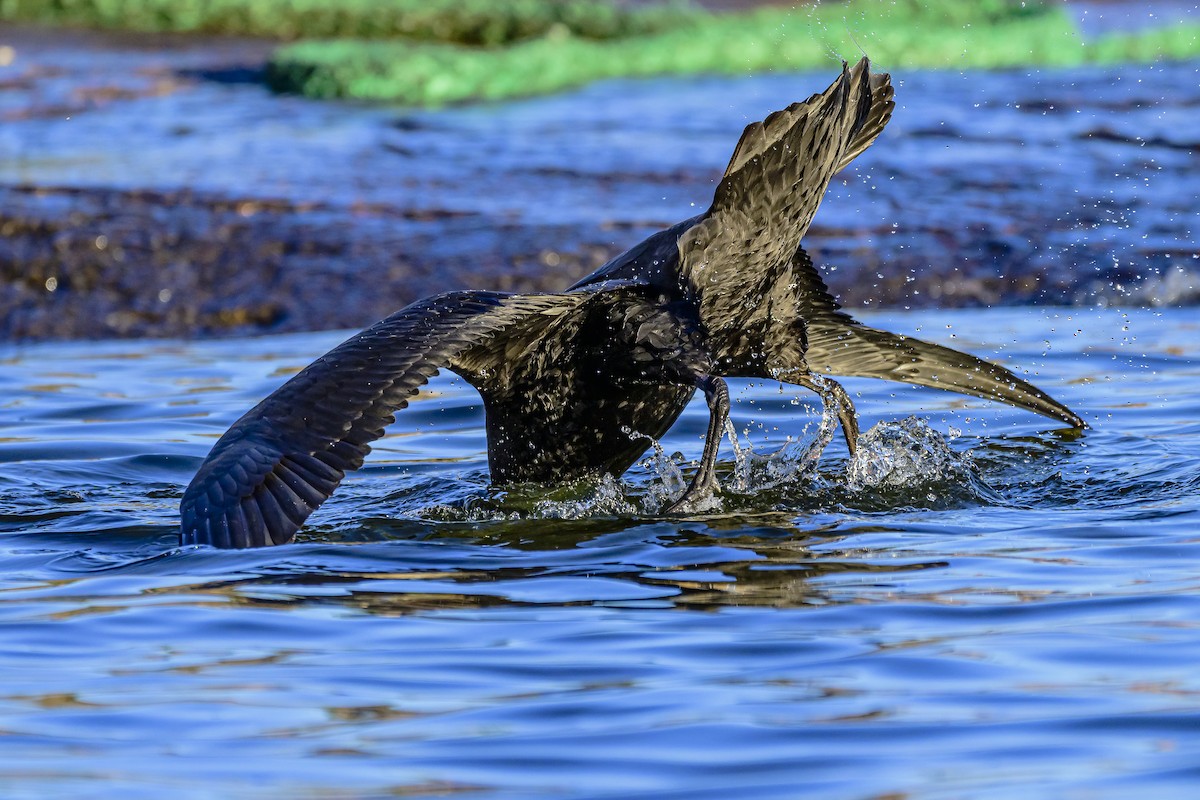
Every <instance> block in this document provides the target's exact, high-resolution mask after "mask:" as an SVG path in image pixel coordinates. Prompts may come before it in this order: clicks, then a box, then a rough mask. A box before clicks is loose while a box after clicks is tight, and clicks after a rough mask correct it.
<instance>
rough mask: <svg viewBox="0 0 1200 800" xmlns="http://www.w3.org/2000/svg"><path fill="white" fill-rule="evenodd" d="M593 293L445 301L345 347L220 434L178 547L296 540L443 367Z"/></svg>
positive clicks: (431, 301) (477, 295)
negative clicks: (398, 413) (399, 412)
mask: <svg viewBox="0 0 1200 800" xmlns="http://www.w3.org/2000/svg"><path fill="white" fill-rule="evenodd" d="M593 294H594V292H575V293H568V294H544V295H508V294H500V293H495V292H454V293H448V294H442V295H437V296H435V297H431V298H428V299H426V300H422V301H419V302H417V303H414V304H412V305H410V306H408V307H407V308H404V309H402V310H400V311H397V312H396V313H395V314H392V315H391V316H390V317H388V318H386V319H384V320H382V321H381V322H379V323H377V324H375V325H373V326H372V327H370V328H367V329H366V330H364V331H362V332H361V333H359V334H356V335H355V336H353V337H351V338H350V339H348V340H346V341H345V342H343V343H342V344H340V345H339V346H337V347H336V348H334V349H333V350H331V351H330V352H329V353H327V354H326V355H324V356H322V357H321V358H319V359H317V360H316V361H315V362H313V363H312V364H310V365H309V366H308V367H306V368H305V369H304V370H303V371H301V372H300V373H298V374H297V375H296V376H295V377H293V378H292V379H291V380H289V381H288V382H287V383H285V384H284V385H283V386H282V387H280V388H279V389H278V390H277V391H276V392H275V393H273V394H272V395H270V396H269V397H267V398H266V399H265V400H263V401H262V402H261V403H259V404H258V405H257V406H255V407H254V408H253V409H251V410H250V411H249V412H247V413H246V414H245V416H243V417H242V418H241V419H239V420H238V421H237V422H235V423H234V424H233V425H232V426H231V427H230V429H229V430H228V431H227V432H226V433H225V435H224V436H222V437H221V439H220V440H219V441H218V442H217V444H216V445H215V446H214V447H213V449H212V452H211V453H209V456H208V458H207V459H206V460H205V461H204V463H203V464H202V465H201V466H200V470H199V472H197V474H196V477H195V478H194V479H193V480H192V482H191V484H190V485H189V486H188V488H187V490H186V491H185V492H184V495H183V500H182V502H181V503H180V514H181V518H182V519H181V529H180V541H181V543H182V544H211V545H215V546H217V547H227V548H241V547H261V546H265V545H272V544H283V543H284V542H287V541H289V540H290V539H291V538H292V536H293V535H294V534H295V533H296V531H297V530H298V529H299V528H300V526H301V524H303V522H304V520H305V519H306V518H307V517H308V515H309V514H311V513H312V512H313V511H314V510H315V509H316V508H317V507H318V506H319V505H321V503H323V502H324V501H325V500H326V499H327V498H328V497H329V496H330V495H331V494H332V493H333V491H334V490H335V489H336V488H337V486H338V484H340V483H341V481H342V478H343V477H345V474H346V473H347V472H349V471H351V470H355V469H358V468H359V467H360V466H362V463H363V459H364V457H365V456H366V455H367V453H368V452H370V449H371V448H370V443H371V442H372V441H374V440H376V439H378V438H379V437H380V436H382V435H383V431H384V428H385V427H387V425H388V424H390V423H391V421H392V415H393V413H394V412H395V411H397V410H399V409H401V408H404V407H405V406H406V405H408V400H409V398H411V397H412V396H413V395H415V394H416V393H417V390H418V389H419V388H420V387H421V386H422V385H424V384H425V383H426V381H428V380H429V378H430V377H431V376H433V375H435V374H437V371H438V369H439V368H442V367H453V366H454V364H455V360H456V359H457V358H458V357H460V356H461V355H462V354H464V353H466V352H468V351H471V350H472V349H474V350H475V351H476V354H477V353H478V351H479V349H480V348H481V347H484V348H486V347H488V346H490V345H491V344H492V343H493V342H495V341H496V340H497V339H503V338H509V339H513V340H514V341H515V340H519V339H528V338H529V337H535V336H536V333H537V331H538V330H541V329H545V328H547V327H549V326H552V325H553V324H554V323H555V321H556V320H557V319H559V318H560V317H561V316H562V315H564V314H569V313H571V312H572V311H573V310H575V309H577V308H578V307H579V306H581V305H582V304H583V303H585V302H586V301H587V300H588V298H589V297H591V296H592V295H593ZM503 351H504V348H499V349H498V350H497V352H503Z"/></svg>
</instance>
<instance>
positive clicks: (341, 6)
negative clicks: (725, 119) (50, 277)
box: [0, 0, 1200, 106]
mask: <svg viewBox="0 0 1200 800" xmlns="http://www.w3.org/2000/svg"><path fill="white" fill-rule="evenodd" d="M0 19H4V20H10V21H26V22H37V23H50V24H62V25H75V26H88V27H99V28H119V29H127V30H139V31H178V32H198V33H210V34H214V33H215V34H240V35H255V36H268V37H272V38H277V39H283V40H299V41H292V42H291V43H289V44H284V45H282V46H281V47H280V48H279V49H278V50H277V51H276V52H275V54H274V56H273V57H272V59H271V61H270V64H269V65H268V69H267V71H266V80H267V83H268V84H269V85H270V86H271V88H272V89H274V90H275V91H279V92H288V93H297V94H302V95H305V96H308V97H314V98H347V99H357V100H367V101H377V102H390V103H399V104H405V105H416V106H438V105H445V104H450V103H458V102H465V101H471V100H499V99H504V98H509V97H517V96H529V95H536V94H545V93H548V92H554V91H560V90H563V89H567V88H571V87H575V86H580V85H583V84H586V83H589V82H592V81H595V80H600V79H605V78H620V77H645V76H655V75H686V74H701V73H712V74H726V75H730V74H732V75H737V74H750V73H760V72H767V71H789V70H792V71H794V70H804V69H815V68H822V67H827V66H828V65H829V64H830V63H836V62H837V61H838V60H840V59H849V60H853V59H855V58H857V57H858V56H859V55H860V54H862V53H866V54H867V55H869V56H870V57H871V58H872V59H873V60H874V61H875V62H876V63H877V64H879V65H880V66H881V67H882V68H884V69H903V68H926V69H969V68H983V69H997V68H1005V67H1017V66H1076V65H1081V64H1097V63H1099V64H1108V63H1122V62H1147V61H1156V60H1161V59H1185V58H1192V57H1197V56H1200V26H1195V25H1180V26H1174V27H1167V28H1157V29H1152V30H1147V31H1140V32H1136V33H1113V34H1108V35H1106V36H1101V37H1098V38H1094V39H1085V38H1084V37H1083V35H1082V34H1081V32H1080V30H1079V28H1078V26H1077V25H1076V23H1075V21H1074V19H1073V18H1072V17H1071V15H1070V13H1069V11H1068V10H1067V9H1066V8H1065V7H1064V6H1062V5H1061V4H1056V3H1050V2H1045V1H1044V0H1028V2H1019V1H1018V0H981V1H980V2H973V3H969V2H959V1H958V0H849V1H848V2H840V3H829V2H818V3H815V4H813V5H808V6H800V7H795V8H778V7H766V8H760V9H757V10H752V11H748V12H742V13H737V14H720V15H717V14H711V13H708V12H705V11H703V10H701V9H698V8H695V7H692V6H688V5H684V4H680V3H669V4H661V5H649V6H636V7H626V6H617V5H613V4H611V3H605V2H597V1H596V0H577V1H563V0H500V1H499V2H485V1H484V0H466V1H465V2H452V1H451V0H340V2H336V3H330V2H324V1H323V0H210V2H205V3H185V2H177V0H0Z"/></svg>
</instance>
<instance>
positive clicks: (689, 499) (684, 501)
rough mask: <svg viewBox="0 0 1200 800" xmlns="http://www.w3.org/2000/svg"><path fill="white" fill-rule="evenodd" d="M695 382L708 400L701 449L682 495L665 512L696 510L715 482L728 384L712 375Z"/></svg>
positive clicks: (704, 500) (726, 413) (726, 416)
mask: <svg viewBox="0 0 1200 800" xmlns="http://www.w3.org/2000/svg"><path fill="white" fill-rule="evenodd" d="M696 386H697V388H699V389H700V390H701V391H703V392H704V398H705V399H706V400H707V401H708V414H709V416H708V433H707V434H705V437H704V453H703V454H702V455H701V456H700V468H699V469H698V470H696V475H695V477H693V478H692V482H691V484H690V485H689V486H688V488H687V491H685V492H684V493H683V496H682V497H680V498H679V499H678V500H676V501H675V502H674V503H672V504H671V505H669V506H667V508H666V512H667V513H668V514H686V513H689V512H693V511H697V510H699V509H700V508H701V506H702V505H703V504H704V503H705V502H706V501H708V500H709V499H711V498H712V495H713V492H715V491H716V490H717V488H718V486H717V474H716V467H717V449H718V447H719V446H720V444H721V437H722V436H724V435H725V420H727V419H729V387H728V386H726V385H725V381H724V380H722V379H721V378H717V377H714V376H712V375H702V376H700V377H699V378H697V380H696Z"/></svg>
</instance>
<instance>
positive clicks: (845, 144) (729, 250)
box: [180, 58, 1085, 547]
mask: <svg viewBox="0 0 1200 800" xmlns="http://www.w3.org/2000/svg"><path fill="white" fill-rule="evenodd" d="M892 94H893V92H892V86H891V82H890V80H889V77H888V75H886V74H875V75H873V74H871V72H870V65H869V63H868V61H867V59H865V58H864V59H863V60H862V61H860V62H859V63H858V64H857V65H856V66H854V67H853V68H849V67H848V66H847V65H845V64H843V67H842V73H841V75H840V76H839V77H838V78H837V80H835V81H834V82H833V84H832V85H831V86H830V87H829V88H828V89H826V90H825V91H824V92H821V93H820V94H815V95H813V96H812V97H810V98H808V99H807V100H805V101H804V102H802V103H795V104H793V105H791V106H789V107H787V108H786V109H784V110H782V111H777V112H775V113H773V114H771V115H770V116H768V117H767V118H766V119H765V120H763V121H762V122H756V123H754V124H752V125H750V126H748V127H747V128H746V130H745V132H744V133H743V134H742V138H741V140H740V141H739V142H738V145H737V148H736V149H735V150H734V152H733V157H732V158H731V159H730V161H729V166H728V167H727V168H726V170H725V175H724V177H723V178H722V179H721V182H720V184H719V185H718V186H717V189H716V193H715V196H714V197H713V202H712V206H711V207H710V208H709V209H708V210H707V211H705V212H704V213H703V214H700V215H699V216H696V217H693V218H691V219H688V220H685V221H683V222H681V223H679V224H678V225H675V226H674V227H672V228H669V229H667V230H665V231H662V232H660V233H657V234H654V235H653V236H651V237H650V238H648V239H646V240H645V241H644V242H642V243H641V244H639V245H637V246H635V247H633V248H632V249H630V250H629V251H627V252H625V253H623V254H622V255H619V256H617V257H616V258H614V259H613V260H612V261H610V262H609V263H608V264H606V265H604V266H603V267H601V268H600V269H599V270H597V271H596V272H594V273H593V274H591V275H589V276H588V277H586V278H584V279H583V280H581V281H580V282H579V283H577V284H575V285H574V286H572V287H570V288H569V289H568V290H566V291H565V292H562V293H548V294H527V295H520V294H503V293H497V292H483V291H462V292H450V293H447V294H441V295H437V296H435V297H430V298H428V299H425V300H421V301H419V302H416V303H413V304H412V305H410V306H408V307H407V308H404V309H401V310H400V311H397V312H396V313H395V314H392V315H391V316H390V317H388V318H386V319H384V320H382V321H381V322H379V323H377V324H375V325H373V326H372V327H370V328H367V329H366V330H364V331H363V332H361V333H359V334H357V335H356V336H353V337H351V338H350V339H348V340H347V341H345V342H343V343H342V344H341V345H339V346H338V347H336V348H334V349H333V350H331V351H330V352H329V353H327V354H326V355H324V356H322V357H321V358H319V359H317V360H316V361H315V362H313V363H312V364H311V365H309V366H308V367H307V368H305V369H304V370H303V371H302V372H300V373H299V374H297V375H296V376H295V377H294V378H292V379H291V380H289V381H288V382H287V383H285V384H284V385H283V386H282V387H281V388H280V389H279V390H278V391H276V392H275V393H274V394H272V395H271V396H270V397H268V398H267V399H265V400H263V401H262V402H261V403H259V404H258V405H257V406H255V407H254V408H253V409H251V410H250V411H249V412H248V413H247V414H246V415H245V416H243V417H242V418H241V419H239V420H238V421H237V422H235V423H234V424H233V426H232V427H231V428H230V429H229V431H228V432H226V433H225V435H224V436H222V437H221V439H220V441H218V442H217V444H216V445H215V446H214V447H213V449H212V452H211V453H210V454H209V456H208V459H207V460H206V461H205V462H204V463H203V464H202V465H201V466H200V471H199V472H198V473H197V474H196V477H195V479H193V480H192V482H191V484H190V485H189V486H188V488H187V491H186V492H185V493H184V496H183V501H182V503H181V506H180V511H181V514H182V529H181V535H180V539H181V542H182V543H183V544H211V545H215V546H217V547H261V546H264V545H273V544H283V543H285V542H287V541H289V540H291V538H292V537H293V535H294V534H295V533H296V531H297V530H298V529H299V528H300V526H301V525H302V524H303V522H304V520H305V519H306V518H307V517H308V515H309V514H310V513H312V511H313V510H315V509H316V508H317V507H318V506H319V505H320V504H321V503H322V502H324V501H325V499H326V498H328V497H329V496H330V495H331V494H332V493H333V492H334V490H335V489H336V488H337V487H338V484H339V483H341V481H342V478H343V477H345V475H346V473H347V472H349V471H351V470H354V469H357V468H358V467H359V466H361V465H362V463H363V458H364V457H365V456H366V454H367V453H368V451H369V450H370V443H371V442H372V441H374V440H375V439H378V438H379V437H380V436H382V435H383V431H384V428H386V427H387V426H388V425H389V424H390V423H391V422H392V419H393V414H394V413H395V412H396V411H398V410H399V409H402V408H404V407H405V406H406V405H407V404H408V400H409V399H410V398H411V397H412V396H413V395H414V394H416V392H417V390H418V388H419V387H420V386H422V385H423V384H424V383H425V382H426V381H427V380H428V379H429V378H430V377H431V376H432V375H434V374H436V373H437V371H438V370H439V369H442V368H446V369H450V370H452V371H453V372H455V373H457V374H458V375H460V376H462V377H463V378H464V379H465V380H466V381H468V382H469V383H470V384H471V385H472V386H474V387H475V388H476V389H478V390H479V393H480V395H481V396H482V398H483V404H484V409H485V412H486V415H487V439H488V460H489V463H490V466H491V478H492V481H493V482H494V483H496V484H499V485H504V484H512V483H518V482H526V481H528V482H535V483H541V484H553V483H559V482H563V481H572V480H576V479H579V478H584V477H588V476H598V475H601V474H603V473H609V474H612V475H620V474H621V473H623V472H624V471H625V470H626V469H628V468H629V467H630V466H631V465H632V464H633V463H634V462H635V461H636V460H637V459H638V458H639V457H640V456H641V454H642V453H643V452H644V451H645V450H646V447H647V443H648V441H649V439H650V438H658V437H660V436H662V435H663V434H664V433H666V431H667V429H668V428H670V427H671V425H672V424H673V423H674V422H675V420H676V418H678V416H679V415H680V413H681V412H682V411H683V409H684V407H685V406H686V405H687V403H688V401H689V400H690V399H691V397H692V395H693V393H694V392H695V391H696V390H697V389H699V390H700V391H702V392H704V395H705V398H706V399H707V401H708V407H709V410H710V419H709V426H708V434H707V437H706V438H705V441H704V450H703V455H702V456H701V461H700V466H699V469H698V470H697V472H696V474H695V476H694V478H693V479H692V482H691V484H690V486H689V487H688V489H687V491H686V492H685V493H684V495H683V496H682V497H681V498H680V499H679V500H678V501H676V502H675V503H674V505H673V506H672V507H671V509H670V510H671V511H676V512H678V511H687V510H689V509H691V508H694V507H695V505H696V504H697V503H698V502H699V501H701V500H703V499H704V498H706V497H707V496H708V495H709V494H710V493H711V492H712V491H713V489H714V488H715V487H716V479H715V477H714V469H713V468H714V465H715V462H716V456H717V446H718V444H719V442H720V440H721V437H722V434H723V431H724V425H725V420H726V418H727V416H728V413H729V392H728V389H727V388H726V385H725V381H724V380H723V378H726V377H750V378H767V379H776V380H780V381H784V382H787V383H793V384H798V385H800V386H805V387H808V388H809V389H812V390H814V391H816V392H818V393H819V394H820V395H821V398H822V401H823V402H824V403H825V404H826V405H827V406H832V407H833V408H835V409H836V411H837V415H838V418H839V420H840V421H841V425H842V429H843V433H844V434H845V438H846V444H847V445H848V446H849V448H850V451H851V452H853V451H854V449H855V444H856V440H857V437H858V426H857V422H856V418H855V412H854V407H853V405H852V403H851V401H850V398H849V397H848V396H847V394H846V392H845V390H843V389H842V387H841V386H840V385H838V384H837V383H835V382H833V381H832V380H829V379H828V378H825V377H823V376H826V375H850V376H865V377H871V378H886V379H889V380H894V381H903V382H905V383H913V384H919V385H922V386H933V387H937V388H941V389H951V390H954V391H958V392H963V393H966V394H971V395H976V396H979V397H985V398H989V399H992V400H999V401H1001V402H1005V403H1010V404H1012V405H1014V406H1019V407H1021V408H1025V409H1028V410H1030V411H1034V412H1037V413H1039V414H1044V415H1045V416H1047V417H1051V418H1053V419H1056V420H1061V421H1062V422H1065V423H1067V424H1068V425H1071V426H1074V427H1085V425H1084V422H1083V420H1082V419H1080V418H1079V417H1078V416H1077V415H1075V414H1074V413H1073V412H1071V411H1070V410H1069V409H1068V408H1066V407H1065V406H1064V405H1062V404H1061V403H1059V402H1057V401H1055V400H1054V399H1052V398H1051V397H1049V396H1048V395H1046V394H1045V393H1044V392H1042V391H1041V390H1039V389H1037V388H1036V387H1034V386H1032V385H1030V384H1029V383H1027V382H1025V381H1023V380H1021V379H1020V378H1018V377H1017V376H1016V375H1014V374H1013V373H1012V372H1010V371H1009V370H1007V369H1005V368H1003V367H1000V366H997V365H995V364H990V363H988V362H986V361H982V360H980V359H978V358H975V357H974V356H970V355H967V354H966V353H960V352H957V351H955V350H951V349H949V348H946V347H941V346H939V345H935V344H929V343H928V342H922V341H920V340H918V339H912V338H908V337H902V336H896V335H894V334H891V333H887V332H886V331H880V330H876V329H874V328H870V327H867V326H865V325H862V324H861V323H859V322H856V321H855V320H854V319H852V318H851V317H850V316H849V315H848V314H846V313H845V312H844V311H842V310H841V308H840V307H839V306H838V304H837V302H836V301H835V300H834V299H833V297H832V296H831V295H830V294H829V291H828V289H827V288H826V286H825V283H824V281H822V280H821V277H820V276H819V275H818V274H817V272H816V270H815V269H814V267H813V263H812V260H811V259H810V258H809V256H808V253H806V252H805V251H804V249H803V248H802V247H801V246H800V240H801V238H802V237H803V236H804V233H805V232H806V231H807V230H808V226H809V224H810V223H811V222H812V218H813V215H814V214H815V213H816V210H817V206H818V205H819V204H820V202H821V197H822V196H823V195H824V193H825V190H826V187H827V186H828V184H829V181H830V179H831V178H832V177H833V175H834V174H835V173H836V172H838V170H840V169H842V168H843V167H845V166H846V165H847V164H849V163H850V162H851V161H852V160H853V159H854V158H855V157H856V156H857V155H858V154H859V153H861V152H863V151H864V150H865V149H866V148H867V147H868V146H870V144H871V143H872V142H873V141H874V140H875V139H876V137H878V136H879V134H880V132H881V131H882V130H883V128H884V126H885V125H886V124H887V122H888V119H889V118H890V117H891V114H892V110H893V108H894V107H895V103H894V102H893V99H892Z"/></svg>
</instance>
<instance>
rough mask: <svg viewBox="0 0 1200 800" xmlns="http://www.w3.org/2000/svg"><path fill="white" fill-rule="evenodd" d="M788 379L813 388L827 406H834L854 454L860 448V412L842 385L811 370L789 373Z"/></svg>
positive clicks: (847, 444)
mask: <svg viewBox="0 0 1200 800" xmlns="http://www.w3.org/2000/svg"><path fill="white" fill-rule="evenodd" d="M786 380H787V382H788V383H794V384H796V385H797V386H803V387H804V388H806V389H811V390H813V391H814V392H816V393H817V394H818V395H820V396H821V403H822V404H823V405H824V406H825V408H827V409H830V408H832V409H833V410H834V411H835V412H836V413H837V417H838V421H839V422H841V423H842V435H843V436H844V437H845V438H846V447H847V449H849V450H850V455H854V453H855V451H856V450H858V412H857V411H855V410H854V401H853V400H851V399H850V395H849V394H847V393H846V390H845V389H844V388H843V387H842V385H841V384H840V383H838V382H837V381H835V380H832V379H830V378H826V377H825V376H824V375H814V374H813V373H811V372H804V373H799V374H794V375H788V376H787V378H786Z"/></svg>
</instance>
